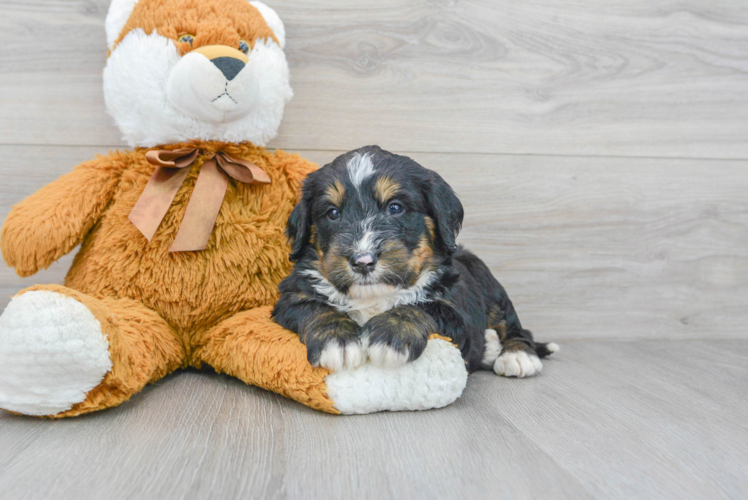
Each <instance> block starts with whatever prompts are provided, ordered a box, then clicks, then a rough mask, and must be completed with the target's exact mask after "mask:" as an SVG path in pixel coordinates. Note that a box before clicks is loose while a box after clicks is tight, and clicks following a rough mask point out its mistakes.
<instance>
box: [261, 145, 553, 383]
mask: <svg viewBox="0 0 748 500" xmlns="http://www.w3.org/2000/svg"><path fill="white" fill-rule="evenodd" d="M462 218H463V209H462V204H461V203H460V201H459V200H458V199H457V196H456V195H455V193H454V192H453V191H452V189H451V188H450V187H449V185H448V184H447V183H446V182H445V181H444V179H442V178H441V177H440V176H439V175H438V174H437V173H436V172H433V171H431V170H428V169H426V168H424V167H422V166H420V165H419V164H418V163H416V162H415V161H413V160H411V159H410V158H408V157H405V156H400V155H395V154H392V153H389V152H387V151H384V150H382V149H381V148H379V147H378V146H367V147H364V148H361V149H357V150H355V151H351V152H349V153H346V154H343V155H341V156H339V157H338V158H336V159H335V160H334V161H333V162H332V163H330V164H328V165H325V166H324V167H323V168H321V169H319V170H317V171H316V172H314V173H312V174H311V175H309V176H308V177H307V179H306V180H305V182H304V187H303V192H302V198H301V201H300V202H299V203H298V204H297V205H296V207H295V208H294V210H293V212H292V213H291V216H290V218H289V221H288V226H287V229H286V231H287V234H288V237H289V238H290V240H291V241H292V247H291V256H290V258H291V260H292V261H294V262H295V266H294V269H293V272H292V273H291V275H290V276H289V277H288V278H286V279H285V280H283V282H282V283H281V284H280V287H279V288H280V292H281V294H282V295H281V298H280V300H279V301H278V303H277V305H276V306H275V309H274V311H273V318H274V319H275V321H276V322H277V323H278V324H280V325H281V326H283V327H285V328H287V329H289V330H292V331H294V332H297V333H298V334H299V338H300V339H301V341H302V342H303V343H304V344H306V347H307V353H308V359H309V362H310V363H311V364H312V365H314V366H322V367H325V368H329V369H331V370H339V369H341V368H348V369H351V368H355V367H357V366H359V365H360V364H362V363H363V362H364V361H366V359H367V358H368V359H369V360H370V361H371V363H373V364H375V365H379V366H384V367H396V366H399V365H402V364H404V363H406V362H408V361H413V360H415V359H417V358H418V357H419V356H420V355H421V354H422V353H423V351H424V349H425V348H426V343H427V341H428V339H429V336H430V335H431V334H433V333H438V334H440V335H443V336H445V337H449V338H451V339H452V341H453V342H454V343H455V344H457V346H458V347H459V349H460V351H461V353H462V357H463V358H464V359H465V362H466V364H467V367H468V371H470V372H472V371H475V370H478V369H479V368H481V367H482V368H485V369H493V370H494V371H495V372H496V373H497V374H499V375H505V376H516V377H527V376H531V375H534V374H536V373H538V372H539V371H540V370H541V369H542V364H541V362H540V359H539V358H542V357H544V356H547V355H548V354H550V353H552V352H555V351H556V350H558V346H557V345H556V344H553V343H549V344H543V343H536V342H534V341H533V337H532V334H531V333H530V331H528V330H525V329H523V328H522V325H521V324H520V321H519V317H518V316H517V313H516V311H515V310H514V307H513V306H512V302H511V300H509V297H508V296H507V293H506V291H505V290H504V288H502V286H501V285H500V284H499V282H498V281H496V279H495V278H494V277H493V276H492V275H491V271H490V270H489V269H488V267H486V265H485V264H484V263H483V262H482V261H481V260H480V259H479V258H478V257H476V256H475V255H473V254H472V253H470V252H468V251H467V250H465V249H464V248H462V247H459V246H457V245H456V244H455V238H456V236H457V233H458V232H459V230H460V227H461V225H462Z"/></svg>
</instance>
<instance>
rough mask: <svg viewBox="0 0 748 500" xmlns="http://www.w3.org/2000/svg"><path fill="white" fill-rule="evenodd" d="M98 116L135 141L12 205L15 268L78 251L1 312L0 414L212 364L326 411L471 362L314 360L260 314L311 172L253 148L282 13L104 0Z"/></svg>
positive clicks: (401, 404)
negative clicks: (387, 365) (341, 363)
mask: <svg viewBox="0 0 748 500" xmlns="http://www.w3.org/2000/svg"><path fill="white" fill-rule="evenodd" d="M106 30H107V39H108V45H109V51H110V52H109V58H108V61H107V66H106V69H105V71H104V90H105V98H106V104H107V109H108V111H109V113H110V114H111V115H112V116H113V117H114V119H115V121H116V123H117V125H118V126H119V128H120V129H121V131H122V132H123V134H124V138H125V139H126V140H127V141H128V142H129V143H130V144H131V146H133V147H134V149H133V150H131V151H125V152H114V153H112V154H110V155H108V156H103V157H99V158H97V159H95V160H91V161H89V162H86V163H83V164H82V165H79V166H78V167H76V168H75V169H74V170H73V171H72V172H71V173H69V174H67V175H65V176H63V177H61V178H60V179H58V180H56V181H54V182H52V183H51V184H49V185H48V186H46V187H45V188H43V189H41V190H40V191H38V192H37V193H35V194H33V195H32V196H30V197H29V198H27V199H26V200H24V201H22V202H21V203H19V204H18V205H16V206H15V207H14V208H13V210H12V211H11V213H10V215H9V216H8V218H7V220H6V221H5V224H4V226H3V228H2V254H3V257H4V259H5V261H6V262H7V263H8V265H10V266H12V267H14V268H15V269H16V271H17V273H18V274H19V275H21V276H29V275H32V274H34V273H36V272H37V271H38V270H39V269H41V268H45V267H47V266H49V265H50V264H51V263H52V262H54V261H55V260H57V259H58V258H60V257H61V256H62V255H64V254H66V253H68V252H70V251H71V250H72V249H73V248H75V246H76V245H78V244H80V245H81V247H80V251H79V252H78V254H77V256H76V258H75V261H74V263H73V265H72V268H71V269H70V272H69V273H68V275H67V278H66V279H65V286H60V285H38V286H34V287H31V288H28V289H26V290H23V291H22V292H20V293H19V294H18V295H16V296H15V297H14V298H13V300H12V301H11V303H10V304H9V305H8V307H7V308H6V310H5V311H4V313H3V315H2V316H1V317H0V408H4V409H6V410H9V411H13V412H17V413H23V414H28V415H39V416H53V417H67V416H74V415H80V414H83V413H87V412H92V411H95V410H101V409H104V408H109V407H113V406H116V405H118V404H120V403H122V402H123V401H126V400H128V399H129V398H130V397H131V396H132V395H134V394H135V393H137V392H138V391H140V390H141V389H142V388H143V387H144V386H145V385H146V384H147V383H149V382H153V381H155V380H158V379H159V378H161V377H163V376H164V375H166V374H168V373H170V372H171V371H173V370H175V369H178V368H180V367H187V366H197V367H199V366H201V365H202V364H208V365H210V366H213V367H214V368H215V369H216V370H218V371H221V372H225V373H228V374H230V375H233V376H236V377H238V378H240V379H241V380H243V381H245V382H247V383H249V384H254V385H257V386H260V387H263V388H266V389H269V390H272V391H276V392H278V393H280V394H283V395H285V396H288V397H291V398H293V399H295V400H297V401H300V402H302V403H304V404H306V405H308V406H311V407H313V408H316V409H319V410H323V411H327V412H331V413H365V412H371V411H380V410H401V409H426V408H433V407H439V406H444V405H446V404H449V403H450V402H452V401H454V400H455V399H456V398H457V397H459V395H460V394H461V392H462V389H463V388H464V386H465V382H466V378H467V373H466V371H465V366H464V363H463V361H462V358H461V357H460V353H459V351H458V350H457V348H455V347H454V346H453V345H452V344H450V343H449V342H446V341H445V340H442V339H438V338H434V339H432V340H430V341H429V346H428V348H427V350H426V352H425V353H424V355H423V356H422V357H421V358H419V359H418V360H417V361H415V362H413V363H409V364H407V365H405V366H403V367H401V368H398V369H390V370H387V369H384V368H377V367H374V366H371V365H364V366H362V367H360V368H358V369H356V370H351V371H339V372H334V373H331V372H330V371H329V370H327V369H325V368H321V367H312V366H311V365H310V364H309V363H308V361H307V358H306V348H305V346H304V345H303V344H301V343H300V342H299V339H298V336H297V335H296V334H294V333H292V332H289V331H287V330H284V329H283V328H281V327H280V326H278V325H277V324H275V323H274V322H273V321H272V320H271V318H270V312H271V309H272V304H273V303H274V302H275V301H276V299H277V298H278V290H277V285H278V283H279V282H280V280H281V279H283V278H284V277H285V276H286V275H287V274H288V272H289V271H290V263H289V260H288V252H289V247H288V243H287V241H286V238H285V235H284V229H285V225H286V220H287V218H288V216H289V214H290V212H291V210H292V208H293V206H294V203H295V201H296V199H297V197H298V194H299V189H300V184H301V181H302V179H303V178H304V176H305V175H306V174H308V173H309V172H310V171H312V170H313V169H314V168H316V167H315V165H313V164H312V163H310V162H307V161H306V160H304V159H302V158H300V157H299V156H298V155H291V154H288V153H285V152H283V151H276V152H270V151H267V150H265V149H264V148H263V147H261V146H262V145H264V144H265V143H266V142H267V141H268V140H270V139H271V138H272V137H274V136H275V134H276V132H277V129H278V126H279V124H280V121H281V118H282V115H283V108H284V106H285V104H286V102H287V101H288V100H289V99H290V98H291V95H292V92H291V88H290V86H289V76H288V66H287V63H286V59H285V55H284V53H283V46H284V44H285V32H284V27H283V24H282V22H281V20H280V18H279V17H278V15H277V14H276V13H275V12H274V11H273V10H272V9H271V8H269V7H268V6H266V5H265V4H263V3H261V2H254V1H253V2H247V1H246V0H139V1H138V0H114V2H113V3H112V5H111V7H110V11H109V14H108V16H107V19H106Z"/></svg>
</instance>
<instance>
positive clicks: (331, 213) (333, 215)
mask: <svg viewBox="0 0 748 500" xmlns="http://www.w3.org/2000/svg"><path fill="white" fill-rule="evenodd" d="M327 218H328V219H330V220H338V219H340V210H338V209H337V208H331V209H330V210H328V211H327Z"/></svg>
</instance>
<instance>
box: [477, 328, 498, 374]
mask: <svg viewBox="0 0 748 500" xmlns="http://www.w3.org/2000/svg"><path fill="white" fill-rule="evenodd" d="M483 335H484V336H485V339H486V343H485V346H484V347H483V359H481V362H480V364H481V366H482V367H483V369H484V370H490V369H491V368H493V365H494V363H496V359H497V358H498V357H499V354H500V353H501V342H499V334H498V332H496V330H494V329H492V328H489V329H487V330H486V331H485V332H484V334H483Z"/></svg>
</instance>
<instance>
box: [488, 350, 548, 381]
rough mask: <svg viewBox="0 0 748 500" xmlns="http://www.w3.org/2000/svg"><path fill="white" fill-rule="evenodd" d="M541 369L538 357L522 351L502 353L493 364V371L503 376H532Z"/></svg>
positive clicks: (541, 364)
mask: <svg viewBox="0 0 748 500" xmlns="http://www.w3.org/2000/svg"><path fill="white" fill-rule="evenodd" d="M542 370H543V363H541V362H540V358H538V357H537V356H536V355H534V354H527V353H526V352H524V351H510V352H506V353H503V354H502V355H501V356H499V357H498V359H496V362H495V363H494V365H493V371H494V372H496V374H497V375H503V376H505V377H518V378H522V377H532V376H533V375H535V374H537V373H540V372H541V371H542Z"/></svg>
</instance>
